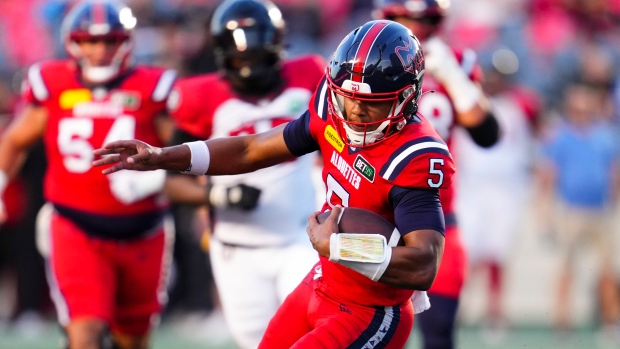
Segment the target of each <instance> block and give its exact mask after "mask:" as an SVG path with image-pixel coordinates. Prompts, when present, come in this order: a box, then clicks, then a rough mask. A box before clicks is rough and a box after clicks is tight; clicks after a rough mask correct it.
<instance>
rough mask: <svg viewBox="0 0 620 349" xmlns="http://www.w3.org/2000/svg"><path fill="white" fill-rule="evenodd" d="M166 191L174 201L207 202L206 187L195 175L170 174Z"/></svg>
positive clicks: (199, 203)
mask: <svg viewBox="0 0 620 349" xmlns="http://www.w3.org/2000/svg"><path fill="white" fill-rule="evenodd" d="M164 193H165V194H166V196H167V197H168V198H169V199H170V200H171V201H173V202H176V203H181V204H187V205H198V206H199V205H204V204H206V202H207V190H206V187H205V186H204V185H202V184H200V183H198V182H197V181H196V178H195V177H193V176H187V175H181V174H179V175H170V174H169V175H168V176H167V177H166V182H165V185H164Z"/></svg>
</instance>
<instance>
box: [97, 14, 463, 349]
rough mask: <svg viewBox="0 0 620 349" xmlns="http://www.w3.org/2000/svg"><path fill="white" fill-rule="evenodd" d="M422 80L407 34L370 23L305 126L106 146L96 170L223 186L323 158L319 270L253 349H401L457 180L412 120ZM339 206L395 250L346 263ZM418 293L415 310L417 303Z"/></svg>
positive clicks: (312, 223)
mask: <svg viewBox="0 0 620 349" xmlns="http://www.w3.org/2000/svg"><path fill="white" fill-rule="evenodd" d="M423 76H424V56H423V54H422V50H421V49H420V44H419V42H418V40H417V39H416V38H415V36H413V34H412V33H411V31H410V30H409V29H407V28H405V27H404V26H402V25H400V24H398V23H395V22H391V21H371V22H368V23H366V24H364V25H363V26H361V27H359V28H357V29H355V30H353V31H352V32H351V33H349V35H347V36H346V37H345V38H344V39H343V40H342V42H341V43H340V45H339V46H338V48H337V49H336V52H335V53H334V56H333V58H332V60H331V62H330V63H329V65H328V67H327V70H326V74H325V77H324V78H323V79H322V80H321V83H320V84H319V86H318V87H317V89H316V91H315V93H314V95H313V96H312V99H311V100H310V103H309V104H308V110H307V111H306V112H305V113H304V114H303V115H302V116H301V117H300V118H298V119H296V120H293V121H291V122H289V123H288V124H286V125H281V126H278V127H276V128H274V129H272V130H270V131H267V132H263V133H260V134H255V135H247V136H241V137H225V138H219V139H212V140H208V141H206V142H204V141H198V142H192V143H187V144H183V145H179V146H175V147H167V148H157V147H153V146H151V145H148V144H146V143H144V142H141V141H137V140H128V141H118V142H112V143H110V144H107V145H106V146H105V147H104V148H102V149H98V150H96V151H95V152H94V154H95V155H96V156H98V157H99V156H103V157H102V158H98V159H97V160H96V161H95V162H94V163H93V164H94V165H96V166H103V165H111V166H107V167H106V168H104V169H103V173H105V174H113V173H116V172H117V171H120V170H122V169H132V170H154V169H159V168H164V169H167V170H174V171H184V172H186V173H191V174H197V175H202V174H208V175H227V174H235V173H247V172H252V171H255V170H257V169H260V168H264V167H269V166H272V165H275V164H278V163H282V162H286V161H290V160H293V159H295V157H297V156H301V155H303V154H308V153H311V152H313V151H316V150H320V151H321V154H322V157H323V173H322V175H323V180H324V182H325V185H326V188H327V193H326V202H325V204H324V206H323V210H327V209H330V208H331V209H332V214H331V215H330V216H329V217H328V218H327V220H326V221H325V222H324V223H322V224H319V223H318V222H317V220H316V217H317V215H318V212H315V213H313V214H312V215H310V217H309V218H308V227H307V228H306V229H307V233H308V236H309V238H310V241H311V242H312V244H313V246H314V248H315V249H316V250H317V251H318V253H319V257H320V261H319V263H317V264H316V265H315V267H314V268H313V269H312V270H311V272H310V273H309V274H308V275H307V276H306V277H305V279H304V280H303V281H302V282H301V283H300V284H299V285H298V287H297V288H296V289H295V290H294V291H293V293H291V295H289V297H287V298H286V300H285V301H284V303H283V304H282V306H280V308H279V309H278V312H277V313H276V314H275V316H274V317H273V318H272V320H271V321H270V323H269V327H268V328H267V331H266V333H265V335H264V337H263V339H262V341H261V344H260V346H259V348H269V349H273V348H346V347H350V348H365V347H371V346H377V345H380V346H381V347H384V348H403V347H404V346H405V343H406V341H407V338H408V337H409V334H410V333H411V326H413V317H414V309H415V312H419V311H423V310H425V309H426V308H427V306H428V304H426V303H425V302H424V300H426V299H425V297H424V296H425V294H424V293H423V292H421V293H420V292H419V291H415V290H427V289H428V288H429V287H430V286H431V284H432V283H433V281H434V279H435V275H436V273H437V269H438V267H439V261H440V260H441V255H442V253H443V245H444V219H443V213H442V210H441V203H440V201H439V189H440V188H447V187H449V186H450V183H451V178H452V175H453V173H454V165H453V162H452V158H451V156H450V153H449V152H448V150H447V146H446V145H445V143H444V142H443V141H442V140H441V138H440V137H439V135H437V133H436V132H435V131H434V130H433V128H432V126H431V125H430V124H429V123H428V121H427V120H426V119H424V118H423V117H420V116H418V115H417V103H418V100H419V98H420V96H421V85H422V78H423ZM342 206H346V207H360V208H364V209H367V210H370V211H373V212H375V213H377V214H379V215H381V216H383V217H384V218H386V219H388V220H389V221H390V222H392V223H393V224H394V225H395V226H396V227H397V228H398V230H399V231H400V233H401V239H400V241H401V243H398V241H390V243H389V244H388V243H387V241H386V240H383V239H381V238H380V237H379V234H371V236H370V237H369V242H370V246H369V247H371V248H373V251H374V253H371V255H370V256H369V257H368V258H367V259H364V260H362V261H359V260H351V259H350V258H348V257H347V256H346V254H344V253H342V251H341V250H340V248H339V247H338V243H337V241H338V239H337V238H332V236H334V237H336V236H335V235H334V232H337V231H338V226H337V224H336V221H337V217H338V215H339V213H340V212H341V210H342ZM396 240H398V239H396ZM349 242H352V241H349ZM397 243H398V244H397ZM353 252H355V253H360V254H362V255H363V254H365V252H369V251H367V250H366V249H365V248H363V246H361V247H360V248H357V249H356V250H355V251H353ZM414 292H415V293H416V294H419V296H418V297H414V298H416V300H422V302H419V303H418V304H412V301H411V298H412V296H413V294H414Z"/></svg>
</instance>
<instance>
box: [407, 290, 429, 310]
mask: <svg viewBox="0 0 620 349" xmlns="http://www.w3.org/2000/svg"><path fill="white" fill-rule="evenodd" d="M411 303H413V313H414V314H419V313H421V312H423V311H425V310H428V309H429V308H430V307H431V300H430V299H428V295H427V294H426V291H414V292H413V296H411Z"/></svg>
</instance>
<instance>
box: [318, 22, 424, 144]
mask: <svg viewBox="0 0 620 349" xmlns="http://www.w3.org/2000/svg"><path fill="white" fill-rule="evenodd" d="M423 76H424V55H423V53H422V49H421V48H420V43H419V41H418V40H417V39H416V37H415V36H414V35H413V34H412V33H411V31H410V30H409V29H407V28H406V27H404V26H403V25H401V24H398V23H396V22H392V21H385V20H378V21H371V22H368V23H366V24H364V25H363V26H361V27H359V28H357V29H354V30H353V31H352V32H351V33H349V35H347V37H345V38H344V40H342V42H341V43H340V45H339V46H338V48H337V49H336V52H335V53H334V56H333V58H332V60H331V62H330V64H329V66H328V71H327V82H328V88H329V91H330V98H328V101H329V108H330V111H331V113H330V114H331V115H332V117H333V118H334V121H335V123H336V125H339V129H340V130H339V132H340V134H341V136H345V134H346V137H343V139H346V142H347V143H348V144H349V145H350V146H353V147H364V146H368V145H370V144H375V143H377V142H379V141H381V140H384V139H386V138H388V137H390V136H392V135H394V134H396V133H397V132H398V131H400V129H402V128H403V126H404V125H405V123H406V121H407V120H406V119H410V118H413V117H414V115H415V113H416V112H417V109H418V104H417V103H418V100H419V99H420V96H421V92H422V78H423ZM345 97H346V98H351V99H355V100H361V101H375V102H380V101H393V105H392V108H391V111H390V113H389V115H386V118H385V119H382V120H379V121H376V122H367V123H361V122H351V121H347V120H345V118H344V116H343V111H344V98H345ZM352 126H355V127H356V128H358V129H359V128H360V127H361V128H363V129H364V131H355V130H354V129H353V128H352ZM376 126H378V127H376ZM375 127H376V128H375ZM343 132H344V133H345V134H343Z"/></svg>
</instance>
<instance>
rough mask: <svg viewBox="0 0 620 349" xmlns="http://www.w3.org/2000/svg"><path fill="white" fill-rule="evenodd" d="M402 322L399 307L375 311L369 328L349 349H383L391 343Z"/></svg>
mask: <svg viewBox="0 0 620 349" xmlns="http://www.w3.org/2000/svg"><path fill="white" fill-rule="evenodd" d="M399 322H400V308H399V307H397V306H396V307H383V308H378V309H377V310H376V311H375V315H374V316H373V318H372V320H371V321H370V324H368V327H366V329H365V330H364V331H363V332H362V333H361V334H360V335H359V337H358V338H357V339H356V340H355V341H354V342H353V343H351V344H350V345H349V346H348V347H347V349H359V348H364V349H383V348H385V347H386V346H387V344H388V343H389V342H390V340H391V339H392V337H394V333H396V328H397V327H398V324H399Z"/></svg>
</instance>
